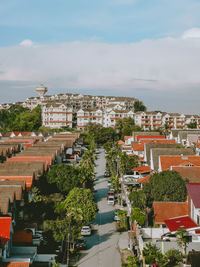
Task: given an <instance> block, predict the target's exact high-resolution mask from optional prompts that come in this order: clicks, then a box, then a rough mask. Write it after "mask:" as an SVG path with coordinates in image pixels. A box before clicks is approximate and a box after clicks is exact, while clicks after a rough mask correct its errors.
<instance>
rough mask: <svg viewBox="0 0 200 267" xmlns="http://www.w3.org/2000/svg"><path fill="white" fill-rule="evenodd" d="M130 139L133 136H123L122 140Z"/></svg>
mask: <svg viewBox="0 0 200 267" xmlns="http://www.w3.org/2000/svg"><path fill="white" fill-rule="evenodd" d="M130 138H133V136H124V140H128V139H130Z"/></svg>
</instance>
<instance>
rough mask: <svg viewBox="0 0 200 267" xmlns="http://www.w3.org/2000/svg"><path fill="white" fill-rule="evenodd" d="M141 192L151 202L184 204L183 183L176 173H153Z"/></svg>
mask: <svg viewBox="0 0 200 267" xmlns="http://www.w3.org/2000/svg"><path fill="white" fill-rule="evenodd" d="M143 190H144V193H146V195H147V198H148V199H149V200H151V201H175V202H184V201H185V197H186V186H185V182H184V181H183V179H182V178H181V176H180V175H179V173H177V172H176V171H163V172H160V173H155V174H154V175H152V176H151V178H150V179H149V183H146V184H145V185H144V187H143ZM151 201H150V202H151Z"/></svg>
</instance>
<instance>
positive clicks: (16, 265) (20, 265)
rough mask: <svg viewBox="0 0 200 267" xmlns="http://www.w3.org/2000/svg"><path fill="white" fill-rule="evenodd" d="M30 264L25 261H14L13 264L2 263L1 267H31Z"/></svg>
mask: <svg viewBox="0 0 200 267" xmlns="http://www.w3.org/2000/svg"><path fill="white" fill-rule="evenodd" d="M29 265H30V263H29V262H25V261H21V262H18V261H12V262H2V263H1V267H29Z"/></svg>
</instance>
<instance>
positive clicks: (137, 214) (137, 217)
mask: <svg viewBox="0 0 200 267" xmlns="http://www.w3.org/2000/svg"><path fill="white" fill-rule="evenodd" d="M132 221H133V222H134V221H136V222H137V223H139V225H141V226H143V225H144V224H145V221H146V216H145V215H144V213H143V212H142V211H141V209H139V208H133V209H132Z"/></svg>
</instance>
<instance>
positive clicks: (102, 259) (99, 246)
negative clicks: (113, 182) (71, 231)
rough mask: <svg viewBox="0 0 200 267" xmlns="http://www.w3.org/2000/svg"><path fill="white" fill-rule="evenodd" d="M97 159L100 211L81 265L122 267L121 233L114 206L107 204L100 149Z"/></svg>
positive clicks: (88, 239) (97, 192)
mask: <svg viewBox="0 0 200 267" xmlns="http://www.w3.org/2000/svg"><path fill="white" fill-rule="evenodd" d="M100 152H101V153H100V154H99V155H98V159H97V161H96V164H97V166H96V182H95V190H96V192H95V200H96V202H97V204H98V208H99V212H98V213H97V216H96V219H95V221H94V224H95V230H94V232H93V233H92V235H91V236H88V237H86V238H85V239H86V242H87V250H85V251H82V252H81V256H80V260H79V262H78V266H79V267H121V257H120V253H119V251H118V248H117V246H118V241H119V233H118V232H116V229H115V222H114V221H113V214H114V212H113V210H114V207H112V206H111V205H108V204H107V200H106V196H107V192H108V187H107V179H106V178H104V171H105V155H104V152H103V150H100Z"/></svg>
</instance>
